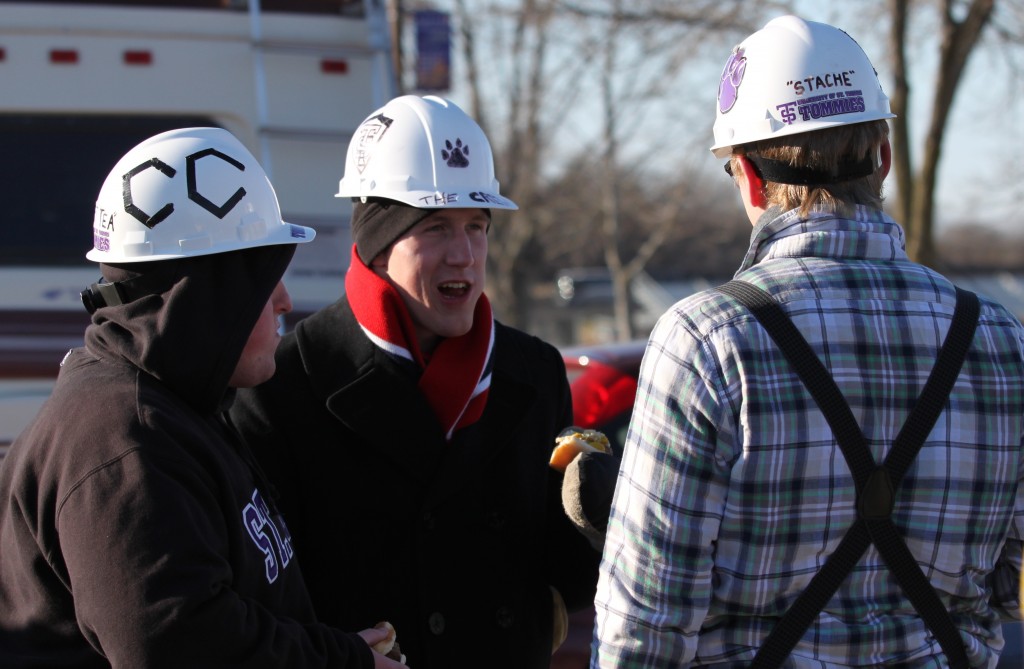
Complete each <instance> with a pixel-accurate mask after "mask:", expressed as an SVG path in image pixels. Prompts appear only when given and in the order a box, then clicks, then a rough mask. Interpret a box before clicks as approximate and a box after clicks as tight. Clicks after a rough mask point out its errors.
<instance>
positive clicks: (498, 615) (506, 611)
mask: <svg viewBox="0 0 1024 669" xmlns="http://www.w3.org/2000/svg"><path fill="white" fill-rule="evenodd" d="M494 618H495V621H496V622H497V623H498V627H500V628H501V629H505V630H507V629H508V628H510V627H512V625H513V623H515V621H516V616H515V614H514V613H512V609H511V608H509V607H507V606H501V607H499V608H498V610H497V611H496V612H495V614H494Z"/></svg>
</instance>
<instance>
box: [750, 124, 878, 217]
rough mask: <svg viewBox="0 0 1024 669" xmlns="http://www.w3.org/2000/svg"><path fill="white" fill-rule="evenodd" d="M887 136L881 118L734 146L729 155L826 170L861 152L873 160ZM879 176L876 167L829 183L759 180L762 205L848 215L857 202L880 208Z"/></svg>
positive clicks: (859, 157)
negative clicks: (845, 179) (731, 153)
mask: <svg viewBox="0 0 1024 669" xmlns="http://www.w3.org/2000/svg"><path fill="white" fill-rule="evenodd" d="M888 136H889V125H888V124H887V123H886V122H885V121H884V120H882V121H868V122H866V123H854V124H851V125H843V126H837V127H835V128H826V129H824V130H817V131H814V132H804V133H799V134H795V135H788V136H786V137H778V138H773V139H763V140H759V141H757V142H750V143H748V144H742V145H739V146H734V147H733V156H737V155H743V156H745V155H754V156H763V157H764V158H768V159H770V160H776V161H780V162H783V163H786V164H787V165H789V166H790V167H797V168H804V169H812V170H821V171H823V172H828V171H830V170H832V169H833V168H834V167H835V166H836V165H838V164H840V163H852V162H857V161H860V160H863V159H864V158H865V157H871V160H873V161H874V162H875V164H876V165H878V162H879V161H878V158H877V156H878V154H879V150H880V148H881V146H882V145H883V144H884V143H885V140H886V139H887V138H888ZM730 162H732V163H733V169H734V170H740V171H741V169H740V168H738V167H737V165H736V162H735V160H732V159H730ZM883 179H884V175H883V173H882V171H881V170H879V169H876V170H875V171H874V172H873V173H872V174H870V175H868V176H866V177H859V178H856V179H851V180H850V181H842V182H839V183H832V184H820V185H809V186H805V185H794V184H783V183H777V182H774V181H765V185H764V192H765V198H766V199H767V202H768V206H770V207H772V206H774V207H780V208H781V209H782V210H783V211H789V210H790V209H797V208H799V209H800V213H801V215H804V216H806V215H807V214H809V213H810V212H811V210H812V209H818V210H824V211H833V212H836V213H840V214H848V213H849V212H850V211H851V210H852V209H853V207H854V206H855V205H858V204H860V205H865V206H869V207H874V208H875V209H881V208H882V199H883V198H882V181H883Z"/></svg>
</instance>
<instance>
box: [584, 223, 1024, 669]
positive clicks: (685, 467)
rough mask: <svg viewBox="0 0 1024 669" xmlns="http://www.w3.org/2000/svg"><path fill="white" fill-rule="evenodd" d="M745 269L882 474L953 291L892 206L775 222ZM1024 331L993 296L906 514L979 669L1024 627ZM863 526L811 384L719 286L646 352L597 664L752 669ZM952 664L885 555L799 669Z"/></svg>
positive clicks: (615, 514)
mask: <svg viewBox="0 0 1024 669" xmlns="http://www.w3.org/2000/svg"><path fill="white" fill-rule="evenodd" d="M736 278H740V279H743V280H745V281H749V282H751V283H753V284H755V285H757V286H760V287H761V288H764V289H765V290H767V291H768V292H769V293H771V294H772V295H773V296H774V297H775V298H776V300H777V301H779V302H781V304H782V305H783V309H784V310H785V311H786V312H787V314H788V315H789V316H790V317H791V318H792V319H793V321H794V323H795V324H796V326H797V327H798V328H799V330H800V331H801V333H802V334H803V335H804V337H805V338H806V339H807V340H808V342H809V343H810V344H811V346H812V348H813V349H814V350H815V353H816V354H817V355H818V356H819V358H820V359H821V360H822V362H824V364H825V366H826V367H827V368H828V369H829V371H830V372H831V374H832V376H833V378H834V379H835V381H836V384H837V385H838V386H839V389H840V390H841V391H842V393H843V395H844V397H845V398H846V400H847V402H848V403H849V405H850V408H851V409H852V411H853V415H854V417H855V418H856V419H857V421H858V423H859V425H860V426H861V429H862V430H863V432H864V435H865V437H866V439H867V443H868V446H869V448H870V449H871V452H872V454H873V455H874V457H875V460H876V461H877V462H881V460H882V459H883V458H884V456H885V454H886V453H887V452H888V449H889V447H890V444H891V443H892V441H893V439H894V438H895V436H896V434H897V433H898V431H899V429H900V427H902V425H903V422H904V420H905V419H906V417H907V414H908V412H909V410H910V408H911V406H912V405H913V403H914V401H915V400H916V399H917V397H918V395H919V394H920V392H921V389H922V388H923V385H924V382H925V379H926V378H927V376H928V374H929V373H930V372H931V369H932V367H933V365H934V363H935V358H936V355H937V351H938V349H939V347H940V345H941V344H942V342H943V339H944V337H945V335H946V331H947V329H948V328H949V323H950V319H951V316H952V313H953V306H954V303H955V299H956V298H955V292H954V288H953V286H952V284H950V282H949V281H947V280H946V279H945V278H943V277H942V276H941V275H939V274H937V273H935V272H933V271H931V270H929V269H927V268H925V267H923V266H921V265H918V264H915V263H912V262H910V261H909V260H908V258H907V256H906V252H905V250H904V237H903V230H902V229H901V228H900V226H899V225H897V224H896V223H895V222H893V221H892V220H891V219H890V218H888V217H887V216H885V215H884V214H883V213H882V212H879V211H876V210H873V209H867V208H861V209H858V210H857V212H856V214H855V215H854V217H853V218H850V219H844V218H838V217H836V216H835V215H832V214H825V213H816V214H813V215H812V216H811V217H810V218H801V217H800V216H799V215H798V212H797V211H790V212H786V213H783V214H780V213H779V212H777V211H776V212H769V213H768V214H766V215H765V216H763V217H762V219H761V220H760V221H759V222H758V225H757V226H756V227H755V229H754V233H753V236H752V240H751V245H750V249H749V251H748V252H747V255H746V257H745V258H744V261H743V265H742V266H741V267H740V270H739V271H738V272H737V274H736ZM1022 438H1024V327H1022V326H1021V324H1020V322H1019V321H1018V320H1017V319H1016V318H1015V317H1014V316H1013V315H1012V314H1010V313H1009V312H1007V310H1006V309H1004V308H1003V307H1001V306H999V305H998V304H995V303H993V302H991V301H989V300H986V299H984V297H982V305H981V320H980V324H979V326H978V330H977V333H976V334H975V337H974V341H973V344H972V347H971V350H970V352H969V354H968V358H967V360H966V362H965V364H964V367H963V370H962V372H961V374H960V377H959V378H958V380H957V382H956V386H955V388H954V389H953V392H952V395H951V397H950V400H949V403H948V405H947V408H946V410H945V411H944V412H943V414H942V415H941V416H940V417H939V420H938V423H937V424H936V426H935V428H934V430H933V431H932V433H931V434H930V435H929V437H928V439H927V441H926V443H925V446H924V448H922V450H921V452H920V454H919V455H918V457H917V459H916V460H915V461H914V463H913V464H912V465H911V466H910V468H909V470H908V472H907V475H906V476H905V478H904V480H903V483H902V485H901V487H900V488H899V490H898V492H897V497H896V508H895V512H894V516H893V519H894V521H895V522H896V524H897V526H898V527H899V528H900V529H901V530H902V531H903V533H904V538H905V540H906V542H907V544H908V546H909V547H910V550H911V551H912V553H913V554H914V556H915V557H916V558H917V560H918V562H919V564H920V565H921V567H922V569H923V570H924V573H925V575H926V576H927V577H928V578H929V580H930V581H931V583H932V584H933V585H934V586H935V588H936V590H937V591H938V594H939V596H940V598H941V599H942V601H943V603H944V604H945V605H946V606H947V607H948V609H949V610H950V612H951V613H952V616H953V620H954V622H955V623H956V625H957V627H958V628H959V630H960V633H961V636H962V637H963V640H964V642H965V644H966V646H967V652H968V657H969V659H970V661H971V665H972V666H974V667H983V666H989V667H992V666H994V665H995V662H996V655H995V653H996V652H997V651H998V649H1000V648H1001V647H1002V637H1001V629H1000V618H1001V617H1003V618H1010V617H1014V618H1019V617H1020V602H1019V601H1018V599H1019V591H1018V582H1019V578H1020V567H1021V550H1022V538H1024V488H1022V486H1021V481H1022V477H1024V454H1022V453H1024V451H1022V448H1021V442H1022ZM854 519H855V491H854V487H853V478H852V476H851V474H850V470H849V468H848V467H847V465H846V461H845V460H844V458H843V455H842V453H841V451H840V450H839V448H838V446H837V444H836V442H835V440H834V439H833V436H832V432H831V430H830V428H829V427H828V425H827V423H826V422H825V419H824V417H823V416H822V414H821V412H820V411H819V410H818V408H817V406H816V405H815V403H814V401H813V400H812V399H811V397H810V395H809V394H808V393H807V391H806V389H805V388H804V386H803V384H802V383H801V382H800V380H799V378H798V377H797V376H796V374H795V373H794V372H793V371H792V369H791V367H790V366H789V364H788V363H787V362H786V361H785V359H784V358H783V356H782V353H781V352H780V351H779V350H778V349H777V348H776V346H775V344H774V343H773V342H772V341H771V340H770V339H769V337H768V335H767V333H766V332H765V331H764V329H763V328H762V327H761V326H760V325H759V324H758V323H757V321H756V320H755V319H754V317H753V316H752V315H751V314H750V312H748V311H747V310H746V309H745V308H744V307H742V306H740V305H739V304H738V303H736V302H735V301H734V300H732V299H731V298H728V297H725V296H724V295H722V294H721V293H718V292H715V291H705V292H703V293H699V294H697V295H694V296H691V297H689V298H686V299H684V300H682V301H681V302H679V303H678V304H676V305H675V306H674V307H673V308H672V309H670V310H669V311H668V312H667V313H666V314H665V315H664V316H663V317H662V318H661V319H660V321H659V322H658V324H657V326H656V327H655V329H654V331H653V333H652V334H651V338H650V341H649V343H648V346H647V351H646V353H645V355H644V360H643V366H642V369H641V371H640V389H639V392H638V393H637V398H636V405H635V407H634V411H633V418H632V422H631V424H630V428H629V436H628V438H627V443H626V445H625V447H624V454H623V461H622V468H621V470H620V473H619V480H618V484H617V487H616V493H615V501H614V503H613V506H612V513H611V519H610V522H609V527H608V532H607V540H606V543H605V548H604V557H603V561H602V565H601V577H600V581H599V584H598V590H597V598H596V606H597V628H596V633H595V640H594V653H593V656H592V657H593V659H592V661H591V662H592V663H591V666H592V667H623V668H627V667H628V668H633V667H673V668H675V667H686V666H701V667H739V666H745V665H746V664H747V663H749V662H750V660H751V659H752V658H753V656H754V653H755V652H756V649H757V648H758V647H759V646H760V644H761V643H762V642H763V640H764V638H765V637H766V636H767V634H768V632H769V631H770V630H771V629H772V628H773V626H774V625H775V624H776V623H777V622H778V620H779V618H780V616H781V615H782V614H783V613H784V612H785V611H786V610H787V609H788V608H789V606H790V605H791V604H792V603H793V601H794V599H795V598H796V597H797V595H798V594H799V593H800V592H802V591H803V590H804V589H805V588H806V587H807V584H808V583H809V582H810V580H811V578H812V577H813V576H814V574H815V573H816V572H817V571H818V570H819V569H820V568H821V566H822V565H823V564H824V562H825V560H826V558H827V557H828V556H829V554H830V553H831V552H832V551H833V550H834V549H835V547H836V546H837V545H838V543H839V541H840V539H841V538H842V536H843V534H844V533H845V532H846V530H847V528H849V527H850V525H851V524H852V523H853V521H854ZM883 663H895V664H899V665H900V666H904V667H943V666H947V663H946V659H945V657H944V656H943V655H942V651H941V649H940V648H939V646H938V643H937V642H936V641H935V639H934V638H933V637H932V635H931V634H930V633H929V631H928V630H927V628H926V627H925V626H924V623H923V622H922V621H921V619H920V618H919V617H918V616H917V615H916V613H915V612H914V610H913V608H912V606H911V604H910V602H909V601H908V600H907V599H906V597H904V595H903V593H902V591H901V590H900V588H899V586H898V585H897V583H896V582H895V580H894V578H893V576H892V574H891V573H890V572H889V570H888V569H887V568H886V567H885V565H884V564H883V563H882V561H881V559H880V557H879V555H878V552H877V550H876V549H875V548H874V546H872V547H871V548H869V549H868V551H867V553H866V554H865V555H864V556H863V557H862V559H861V561H860V562H859V563H858V565H857V567H856V568H855V570H854V572H853V573H852V574H851V575H850V576H849V577H847V579H846V580H845V581H844V582H843V584H842V585H841V586H840V588H839V590H838V592H837V593H836V594H835V596H834V597H833V598H832V600H831V601H830V602H829V603H828V605H827V607H826V609H825V610H824V611H823V612H822V613H821V614H820V615H819V616H818V617H817V619H816V620H815V622H814V624H813V625H812V626H811V628H810V629H809V630H808V632H807V633H806V634H805V635H804V637H803V640H802V641H801V642H800V643H799V644H798V645H797V647H796V648H795V649H794V651H793V654H792V655H791V656H790V658H789V660H788V661H787V664H786V666H787V667H815V668H818V669H820V668H822V667H850V666H877V665H880V664H883Z"/></svg>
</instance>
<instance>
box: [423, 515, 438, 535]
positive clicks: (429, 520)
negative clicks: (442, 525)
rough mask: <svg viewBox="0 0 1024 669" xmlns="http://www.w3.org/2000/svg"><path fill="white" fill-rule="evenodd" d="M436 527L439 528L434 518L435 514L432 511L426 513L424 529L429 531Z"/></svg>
mask: <svg viewBox="0 0 1024 669" xmlns="http://www.w3.org/2000/svg"><path fill="white" fill-rule="evenodd" d="M435 527H437V519H436V518H435V517H434V514H433V513H431V512H430V511H427V512H425V513H424V514H423V529H425V530H428V531H429V530H433V529H434V528H435Z"/></svg>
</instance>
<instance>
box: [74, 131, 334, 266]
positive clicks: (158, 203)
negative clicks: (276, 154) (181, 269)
mask: <svg viewBox="0 0 1024 669" xmlns="http://www.w3.org/2000/svg"><path fill="white" fill-rule="evenodd" d="M315 236H316V232H315V231H314V230H313V229H312V228H307V227H304V226H301V225H293V224H291V223H286V222H285V221H283V220H282V219H281V209H280V206H279V205H278V202H277V195H276V194H275V193H274V188H273V186H271V184H270V180H269V179H268V178H267V175H266V172H264V171H263V168H262V167H261V166H260V164H259V163H258V162H257V160H256V158H255V157H253V155H252V154H251V153H250V152H249V150H248V149H246V148H245V146H244V145H243V144H242V143H241V142H240V141H239V140H238V139H237V138H236V137H235V136H234V135H232V134H231V133H230V132H228V131H227V130H224V129H223V128H181V129H178V130H170V131H168V132H164V133H160V134H158V135H155V136H153V137H151V138H149V139H147V140H145V141H144V142H142V143H141V144H138V145H137V146H135V147H134V148H132V149H131V150H129V151H128V152H127V153H126V154H125V155H124V156H123V157H122V158H121V160H119V161H118V162H117V164H116V165H115V166H114V168H113V169H112V170H111V171H110V174H109V175H108V176H107V178H106V180H105V181H104V182H103V186H102V187H101V188H100V193H99V196H98V197H97V199H96V211H95V215H94V218H93V249H92V250H91V251H89V252H88V253H87V254H86V257H87V258H88V259H89V260H94V261H96V262H101V263H137V262H149V261H157V260H173V259H176V258H187V257H191V256H201V255H210V254H214V253H224V252H226V251H236V250H240V249H246V248H252V247H257V246H269V245H273V244H304V243H306V242H310V241H313V238H314V237H315Z"/></svg>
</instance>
